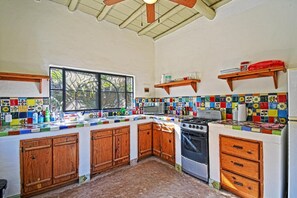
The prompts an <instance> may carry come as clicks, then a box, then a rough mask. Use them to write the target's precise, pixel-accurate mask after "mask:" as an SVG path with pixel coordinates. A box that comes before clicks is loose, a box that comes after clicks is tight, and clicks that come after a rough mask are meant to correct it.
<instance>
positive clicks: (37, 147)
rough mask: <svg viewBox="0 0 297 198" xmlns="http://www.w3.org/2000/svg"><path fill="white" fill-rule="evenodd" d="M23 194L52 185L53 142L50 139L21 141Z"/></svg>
mask: <svg viewBox="0 0 297 198" xmlns="http://www.w3.org/2000/svg"><path fill="white" fill-rule="evenodd" d="M21 149H22V152H21V162H22V163H21V173H22V186H23V188H22V194H27V193H30V192H34V191H36V190H40V189H43V188H45V187H48V186H51V185H52V175H53V163H52V159H53V158H52V141H51V139H49V138H42V139H32V140H26V141H21Z"/></svg>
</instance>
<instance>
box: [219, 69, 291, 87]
mask: <svg viewBox="0 0 297 198" xmlns="http://www.w3.org/2000/svg"><path fill="white" fill-rule="evenodd" d="M278 71H283V72H286V71H287V70H286V68H285V67H283V66H279V67H271V68H266V69H259V70H253V71H242V72H236V73H231V74H223V75H219V76H218V78H219V79H223V80H227V83H228V85H229V87H230V89H231V91H233V81H235V80H246V79H253V78H261V77H273V82H274V87H275V89H277V88H278V76H277V72H278Z"/></svg>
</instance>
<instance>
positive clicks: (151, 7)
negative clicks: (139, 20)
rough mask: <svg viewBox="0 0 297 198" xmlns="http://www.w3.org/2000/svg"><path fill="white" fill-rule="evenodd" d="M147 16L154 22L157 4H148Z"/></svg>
mask: <svg viewBox="0 0 297 198" xmlns="http://www.w3.org/2000/svg"><path fill="white" fill-rule="evenodd" d="M146 17H147V22H148V23H153V22H154V21H155V20H156V19H155V4H146Z"/></svg>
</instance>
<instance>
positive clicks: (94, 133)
mask: <svg viewBox="0 0 297 198" xmlns="http://www.w3.org/2000/svg"><path fill="white" fill-rule="evenodd" d="M91 132H92V133H91V134H92V138H93V139H97V138H100V137H106V136H112V129H106V130H94V131H91Z"/></svg>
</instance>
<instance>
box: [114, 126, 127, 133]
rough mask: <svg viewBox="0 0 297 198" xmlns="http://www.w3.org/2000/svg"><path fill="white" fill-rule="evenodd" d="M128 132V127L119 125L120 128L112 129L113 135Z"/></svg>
mask: <svg viewBox="0 0 297 198" xmlns="http://www.w3.org/2000/svg"><path fill="white" fill-rule="evenodd" d="M129 132H130V127H121V128H116V129H115V130H114V134H115V135H119V134H123V133H129Z"/></svg>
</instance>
